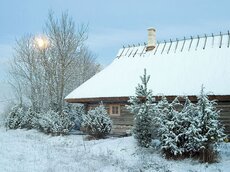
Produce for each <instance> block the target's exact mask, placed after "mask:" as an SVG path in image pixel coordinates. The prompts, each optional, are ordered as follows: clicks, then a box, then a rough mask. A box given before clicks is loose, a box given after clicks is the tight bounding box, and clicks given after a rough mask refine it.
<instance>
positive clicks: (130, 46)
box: [122, 30, 230, 48]
mask: <svg viewBox="0 0 230 172" xmlns="http://www.w3.org/2000/svg"><path fill="white" fill-rule="evenodd" d="M225 35H229V37H230V32H229V30H228V31H227V32H225V33H222V32H221V31H220V33H218V34H213V33H211V34H204V35H203V36H200V34H198V35H196V36H190V37H188V38H186V37H185V36H184V38H182V39H178V38H175V39H172V38H170V39H169V40H163V41H157V44H162V43H171V42H177V41H187V40H192V39H201V38H210V37H217V36H225ZM146 45H147V43H146V42H144V43H143V44H141V43H138V44H136V45H135V44H133V45H130V44H128V45H127V46H125V45H123V47H122V48H134V47H139V46H146Z"/></svg>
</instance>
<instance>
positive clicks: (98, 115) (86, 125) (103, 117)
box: [82, 104, 112, 138]
mask: <svg viewBox="0 0 230 172" xmlns="http://www.w3.org/2000/svg"><path fill="white" fill-rule="evenodd" d="M82 127H83V130H85V132H86V133H88V134H89V135H92V136H94V137H95V138H104V137H105V136H106V135H108V134H109V133H110V131H111V129H112V120H111V119H110V117H109V116H108V113H107V111H106V109H105V107H104V106H103V105H102V104H101V105H100V106H98V107H96V108H95V109H93V110H89V111H88V113H87V115H84V116H83V123H82Z"/></svg>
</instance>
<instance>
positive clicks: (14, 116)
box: [5, 105, 26, 129]
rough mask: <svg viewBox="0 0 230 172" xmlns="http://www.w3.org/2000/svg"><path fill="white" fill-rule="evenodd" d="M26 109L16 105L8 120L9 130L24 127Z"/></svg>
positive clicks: (6, 124) (7, 126)
mask: <svg viewBox="0 0 230 172" xmlns="http://www.w3.org/2000/svg"><path fill="white" fill-rule="evenodd" d="M25 113H26V112H25V109H24V108H23V107H22V106H20V105H16V106H14V107H13V108H12V109H11V110H10V112H9V114H8V116H7V119H6V123H5V126H6V128H9V129H17V128H21V125H22V120H23V116H24V115H25Z"/></svg>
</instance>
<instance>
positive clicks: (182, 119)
mask: <svg viewBox="0 0 230 172" xmlns="http://www.w3.org/2000/svg"><path fill="white" fill-rule="evenodd" d="M180 106H182V105H181V104H180V102H179V101H178V98H175V99H174V101H173V102H172V103H168V101H167V99H166V98H165V97H163V98H162V100H161V101H160V102H159V105H158V108H159V112H160V114H159V116H160V117H161V118H159V120H160V121H159V123H160V128H159V134H160V136H161V137H160V140H161V144H162V145H161V149H162V151H163V152H164V154H165V155H166V157H168V158H169V157H173V156H174V157H178V156H181V155H182V154H183V153H184V151H185V145H186V128H187V126H188V122H189V121H188V119H187V118H186V116H185V115H184V113H182V112H181V111H179V110H178V108H179V107H180Z"/></svg>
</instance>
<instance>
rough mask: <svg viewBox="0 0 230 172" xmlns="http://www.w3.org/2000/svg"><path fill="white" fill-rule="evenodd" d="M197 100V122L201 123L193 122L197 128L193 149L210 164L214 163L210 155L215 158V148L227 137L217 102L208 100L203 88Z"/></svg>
mask: <svg viewBox="0 0 230 172" xmlns="http://www.w3.org/2000/svg"><path fill="white" fill-rule="evenodd" d="M197 99H198V102H197V104H196V106H197V118H198V119H197V120H199V121H200V122H199V123H198V122H195V121H194V120H193V123H192V125H191V126H193V127H194V128H197V129H196V133H195V134H194V135H193V136H192V137H193V139H194V147H193V149H194V150H195V151H198V152H199V153H200V155H201V156H202V157H200V158H202V161H204V162H207V161H208V162H210V161H214V159H212V158H213V157H212V156H210V154H213V156H215V154H216V153H217V152H216V149H215V147H216V145H217V144H218V142H220V141H222V140H223V138H224V136H225V134H224V128H223V126H222V125H221V124H220V121H219V114H220V111H219V110H217V109H216V105H217V102H216V101H215V100H209V99H208V96H207V94H206V93H205V92H204V87H203V86H202V88H201V91H200V95H199V96H198V97H197ZM210 158H211V159H210Z"/></svg>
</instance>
